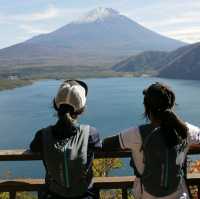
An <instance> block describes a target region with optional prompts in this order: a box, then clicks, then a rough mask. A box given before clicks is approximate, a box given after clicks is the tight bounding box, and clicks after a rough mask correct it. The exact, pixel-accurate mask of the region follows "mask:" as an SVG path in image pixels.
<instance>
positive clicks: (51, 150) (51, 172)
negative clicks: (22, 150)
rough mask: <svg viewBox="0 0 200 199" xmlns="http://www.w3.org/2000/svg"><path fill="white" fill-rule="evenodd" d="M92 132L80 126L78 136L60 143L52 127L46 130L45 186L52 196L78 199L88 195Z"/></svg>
mask: <svg viewBox="0 0 200 199" xmlns="http://www.w3.org/2000/svg"><path fill="white" fill-rule="evenodd" d="M89 128H90V127H89V126H88V125H80V126H79V127H77V132H76V133H75V134H73V135H72V136H70V137H68V138H66V139H65V140H61V141H60V140H58V139H55V138H54V136H53V133H52V127H51V126H50V127H47V128H46V129H44V130H43V146H44V147H43V148H44V157H43V158H44V162H45V165H46V169H47V176H46V183H47V185H48V189H49V190H50V191H51V192H53V193H55V194H57V195H59V196H62V197H77V196H81V195H84V194H85V193H86V192H87V189H88V182H87V167H86V164H87V149H88V139H89Z"/></svg>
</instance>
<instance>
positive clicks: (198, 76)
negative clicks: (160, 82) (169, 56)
mask: <svg viewBox="0 0 200 199" xmlns="http://www.w3.org/2000/svg"><path fill="white" fill-rule="evenodd" d="M174 53H177V56H176V57H174V59H173V60H172V61H170V62H168V63H167V64H166V65H165V66H164V67H162V68H161V69H160V71H159V76H160V77H167V78H176V79H193V80H200V43H196V44H192V45H189V46H187V47H185V48H180V49H178V50H177V51H175V52H174Z"/></svg>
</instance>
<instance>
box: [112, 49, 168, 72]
mask: <svg viewBox="0 0 200 199" xmlns="http://www.w3.org/2000/svg"><path fill="white" fill-rule="evenodd" d="M168 55H169V52H164V51H146V52H142V53H139V54H138V55H133V56H130V57H129V58H127V59H125V60H122V61H120V62H119V63H117V64H115V65H114V66H113V67H112V69H113V70H114V71H117V72H120V71H122V72H143V71H146V70H153V69H154V70H155V69H156V68H157V67H159V66H160V65H161V63H163V61H164V60H165V59H166V58H167V57H168Z"/></svg>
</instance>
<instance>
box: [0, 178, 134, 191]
mask: <svg viewBox="0 0 200 199" xmlns="http://www.w3.org/2000/svg"><path fill="white" fill-rule="evenodd" d="M134 180H135V176H119V177H94V178H93V183H94V188H97V189H99V188H101V189H120V188H121V189H123V188H125V189H126V188H127V187H128V188H132V186H133V183H134ZM44 183H45V181H44V179H29V178H28V179H13V180H1V181H0V192H11V191H36V190H40V189H41V188H43V187H44Z"/></svg>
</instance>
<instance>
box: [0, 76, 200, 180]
mask: <svg viewBox="0 0 200 199" xmlns="http://www.w3.org/2000/svg"><path fill="white" fill-rule="evenodd" d="M85 81H86V83H87V84H88V86H89V95H88V101H87V109H86V111H85V113H84V116H83V117H82V118H81V122H83V123H89V124H91V125H92V126H94V127H96V128H98V129H99V132H100V134H101V137H102V138H103V137H105V136H108V135H112V134H113V133H114V132H119V131H120V130H122V129H124V128H128V127H130V126H134V125H139V124H142V123H144V122H145V120H144V117H143V96H142V91H143V89H144V88H145V87H147V86H149V85H150V84H151V83H153V82H156V81H160V82H164V83H166V84H168V85H169V86H171V87H172V89H173V90H174V91H175V93H176V98H177V104H178V105H177V107H176V110H177V112H178V113H179V114H180V115H181V116H182V117H183V118H184V119H185V120H186V121H188V122H191V123H193V124H195V125H199V126H200V119H199V118H200V103H199V99H200V81H190V80H171V79H159V78H107V79H87V80H85ZM60 83H61V81H57V80H45V81H38V82H36V83H34V84H33V85H30V86H25V87H22V88H17V89H14V90H6V91H2V92H0V112H1V114H0V125H1V131H0V137H1V139H0V148H1V149H16V148H18V149H21V148H28V146H29V143H30V142H31V140H32V138H33V136H34V134H35V132H36V131H37V129H39V128H42V127H45V126H47V125H49V124H52V123H54V122H55V121H56V116H55V112H54V110H53V107H52V99H53V97H54V95H55V94H56V92H57V89H58V86H59V85H60ZM8 170H11V172H12V175H13V176H27V177H40V176H41V175H42V173H43V169H42V166H41V162H22V163H20V162H16V163H15V165H14V164H13V163H11V162H0V175H1V176H2V175H4V173H5V171H8ZM122 172H123V173H125V174H127V175H128V174H130V173H128V172H129V171H126V170H125V169H124V170H123V169H122Z"/></svg>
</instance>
